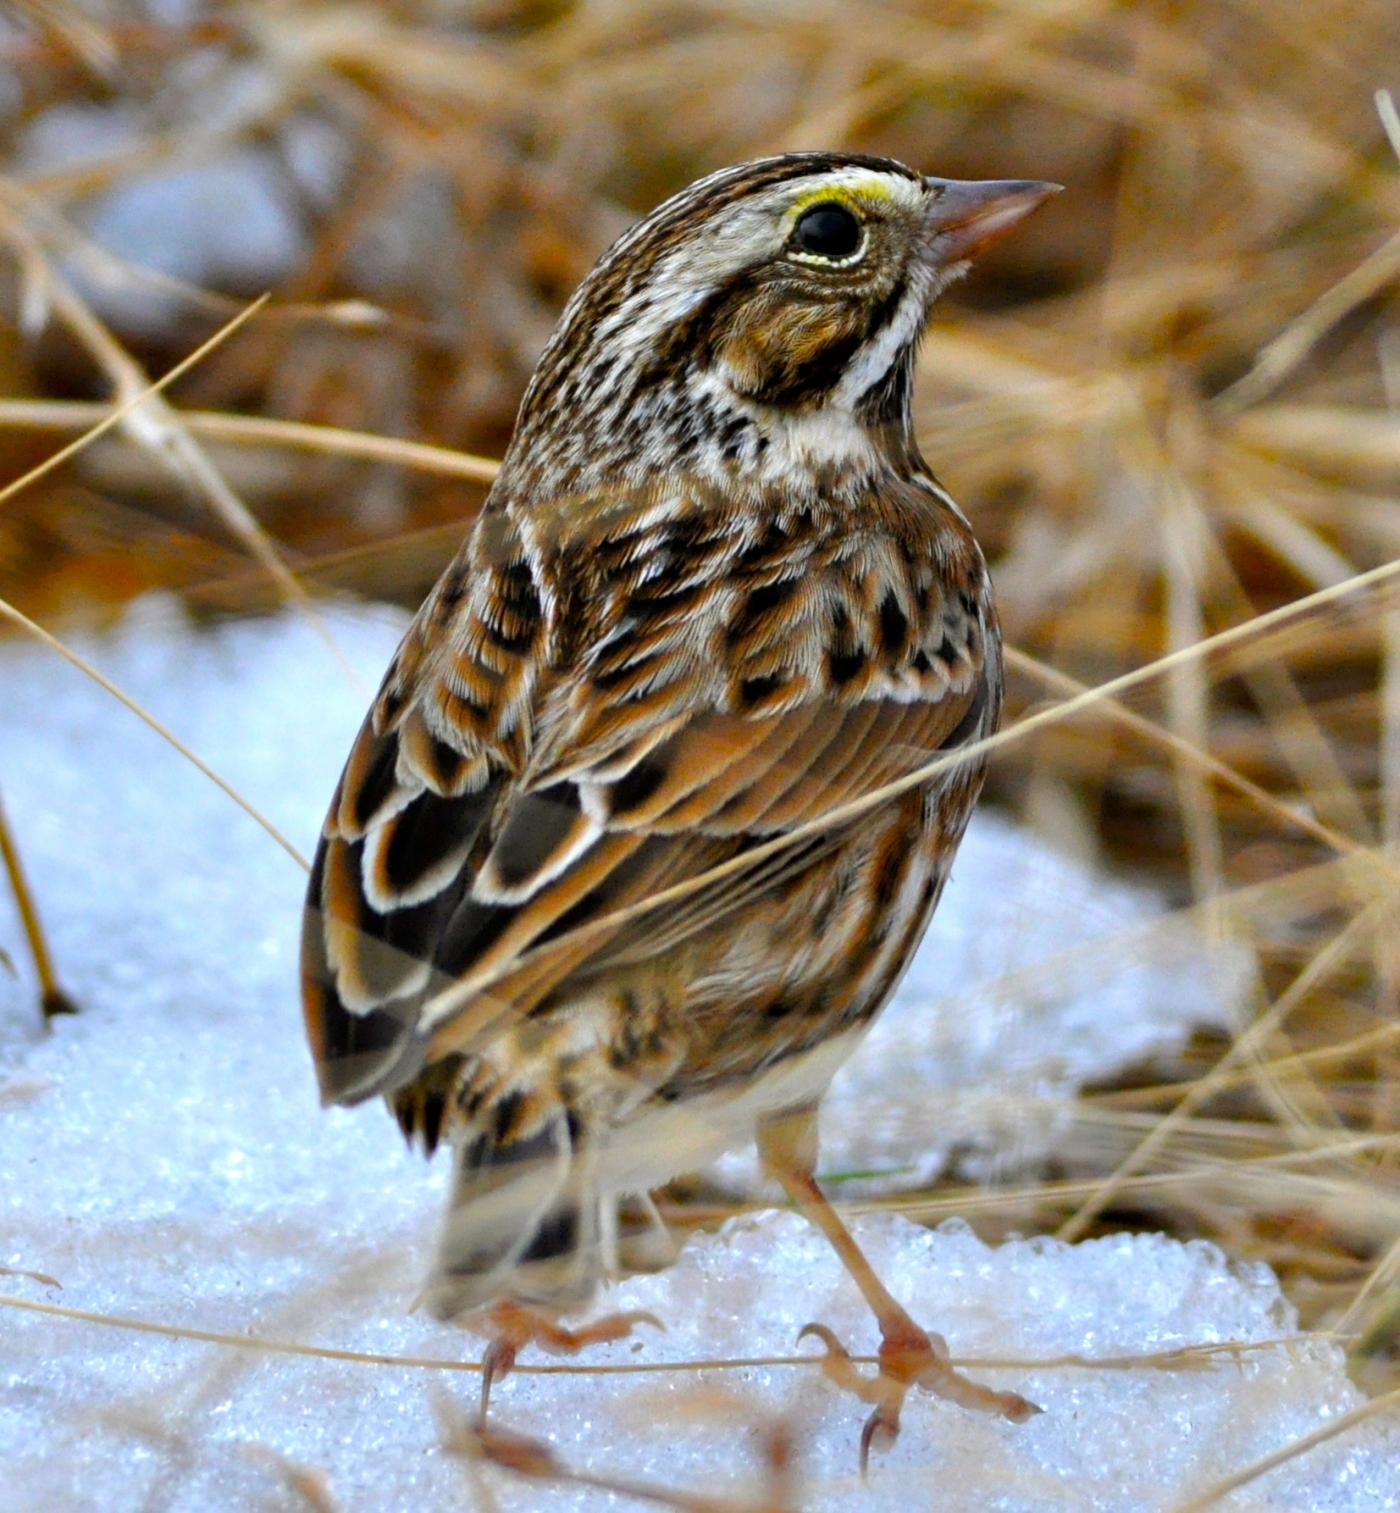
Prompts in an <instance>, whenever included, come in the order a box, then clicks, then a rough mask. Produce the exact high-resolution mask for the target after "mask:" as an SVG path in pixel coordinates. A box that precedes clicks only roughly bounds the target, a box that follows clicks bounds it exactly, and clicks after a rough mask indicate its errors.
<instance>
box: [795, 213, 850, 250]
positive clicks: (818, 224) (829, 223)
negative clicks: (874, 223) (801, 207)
mask: <svg viewBox="0 0 1400 1513" xmlns="http://www.w3.org/2000/svg"><path fill="white" fill-rule="evenodd" d="M792 239H793V241H794V242H795V243H796V245H797V246H798V248H799V249H800V250H801V251H803V252H806V253H809V254H810V255H811V256H813V257H827V258H831V259H833V260H837V259H840V258H845V257H850V256H851V255H852V254H853V253H855V252H858V251H859V250H860V222H859V221H858V220H857V219H856V218H855V216H853V215H852V214H851V212H850V211H849V210H847V209H846V207H845V206H844V205H835V204H828V205H813V206H812V208H811V209H810V210H807V211H804V212H803V214H802V215H801V216H800V217H799V218H798V222H797V225H796V226H795V227H794V228H793V233H792Z"/></svg>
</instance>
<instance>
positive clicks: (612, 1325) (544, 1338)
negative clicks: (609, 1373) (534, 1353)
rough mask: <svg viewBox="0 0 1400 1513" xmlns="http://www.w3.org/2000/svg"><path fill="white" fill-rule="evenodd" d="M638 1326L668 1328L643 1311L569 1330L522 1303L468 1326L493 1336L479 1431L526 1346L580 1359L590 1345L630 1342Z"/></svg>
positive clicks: (484, 1359)
mask: <svg viewBox="0 0 1400 1513" xmlns="http://www.w3.org/2000/svg"><path fill="white" fill-rule="evenodd" d="M638 1324H650V1325H652V1327H653V1328H656V1329H659V1330H661V1332H662V1333H663V1334H664V1333H665V1332H666V1326H665V1325H664V1324H663V1323H662V1322H661V1320H660V1319H658V1318H657V1317H656V1315H655V1314H654V1313H647V1312H645V1311H643V1310H641V1309H638V1310H636V1311H635V1312H632V1313H612V1314H608V1315H607V1316H606V1317H605V1318H601V1319H598V1320H597V1321H596V1322H594V1323H592V1324H585V1325H583V1326H582V1327H581V1328H579V1329H566V1328H564V1326H563V1325H562V1324H556V1323H555V1322H554V1321H553V1320H552V1319H549V1318H545V1317H544V1316H543V1315H542V1314H538V1313H535V1312H533V1311H532V1310H530V1309H529V1308H526V1307H524V1306H523V1305H521V1304H520V1303H514V1302H501V1303H497V1304H496V1305H495V1306H494V1307H493V1308H491V1309H490V1310H489V1311H488V1312H487V1313H486V1314H485V1315H484V1317H481V1318H479V1319H478V1320H477V1321H475V1322H469V1323H468V1328H470V1329H473V1330H475V1331H476V1332H477V1333H479V1334H486V1335H489V1336H490V1340H489V1343H488V1344H487V1346H486V1349H485V1350H484V1351H483V1352H482V1356H481V1406H480V1410H479V1414H478V1418H477V1427H478V1428H479V1429H480V1428H483V1427H484V1426H485V1424H486V1410H487V1408H488V1407H489V1406H490V1403H491V1388H492V1386H493V1385H494V1384H495V1383H496V1382H498V1381H500V1380H501V1378H502V1377H504V1376H506V1375H508V1374H509V1372H510V1371H511V1369H512V1367H513V1366H514V1365H515V1359H516V1357H517V1356H518V1355H519V1354H520V1351H521V1350H522V1348H523V1347H524V1346H526V1345H538V1346H539V1347H540V1349H541V1350H546V1351H548V1352H549V1353H550V1354H551V1355H577V1354H578V1352H579V1351H580V1350H582V1349H584V1347H585V1346H588V1345H606V1344H609V1343H611V1342H612V1341H614V1340H622V1339H626V1337H627V1336H628V1335H629V1334H631V1332H632V1330H633V1329H634V1328H635V1327H636V1326H637V1325H638Z"/></svg>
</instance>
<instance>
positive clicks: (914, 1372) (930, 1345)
mask: <svg viewBox="0 0 1400 1513" xmlns="http://www.w3.org/2000/svg"><path fill="white" fill-rule="evenodd" d="M808 1335H812V1336H814V1337H815V1338H816V1339H819V1340H820V1341H821V1342H822V1344H824V1345H825V1346H826V1355H825V1356H824V1357H823V1358H822V1363H821V1364H822V1371H823V1372H824V1373H825V1374H826V1376H827V1378H828V1379H829V1380H830V1381H832V1382H834V1383H835V1384H836V1386H838V1387H840V1388H841V1389H842V1390H843V1391H845V1392H851V1393H854V1394H855V1396H856V1397H858V1398H859V1399H860V1400H861V1402H863V1403H870V1404H871V1405H872V1406H873V1408H874V1412H872V1413H871V1415H870V1417H869V1418H868V1419H866V1421H865V1427H864V1428H863V1429H862V1430H861V1434H860V1470H861V1475H862V1476H863V1475H865V1473H866V1471H867V1469H868V1468H869V1464H870V1448H871V1446H872V1445H873V1444H874V1443H875V1441H876V1440H877V1439H878V1440H879V1441H880V1442H881V1443H882V1444H885V1445H892V1444H893V1443H894V1442H895V1440H896V1439H897V1438H898V1437H899V1412H900V1409H901V1408H902V1407H903V1406H904V1399H905V1396H906V1395H907V1394H908V1391H909V1389H910V1387H911V1386H914V1385H915V1384H917V1385H918V1386H920V1387H923V1388H924V1389H925V1390H926V1391H928V1392H932V1393H933V1394H934V1395H935V1396H937V1397H942V1398H946V1399H948V1401H949V1402H954V1403H959V1404H961V1405H962V1407H964V1408H972V1409H974V1410H975V1411H977V1412H978V1413H995V1414H999V1415H1000V1416H1001V1417H1002V1418H1007V1419H1010V1420H1011V1422H1012V1423H1013V1424H1022V1423H1024V1422H1025V1421H1026V1420H1027V1419H1028V1418H1031V1417H1033V1416H1034V1415H1035V1414H1037V1413H1039V1412H1041V1411H1042V1410H1041V1409H1039V1408H1037V1407H1036V1405H1035V1404H1034V1403H1032V1402H1029V1401H1028V1400H1027V1399H1026V1398H1023V1397H1022V1396H1021V1395H1020V1393H1019V1392H994V1391H992V1389H991V1388H990V1387H983V1386H981V1385H979V1384H978V1383H977V1382H973V1381H970V1380H969V1379H968V1378H967V1377H965V1376H963V1374H962V1373H961V1372H960V1371H956V1370H955V1369H954V1368H953V1366H952V1364H951V1363H950V1361H949V1358H948V1345H947V1342H946V1341H945V1340H944V1338H943V1336H942V1335H939V1334H929V1333H926V1332H925V1331H924V1330H922V1329H920V1328H919V1327H918V1325H917V1324H915V1323H914V1322H913V1320H912V1319H911V1320H908V1321H907V1322H905V1323H902V1324H900V1325H899V1326H898V1327H891V1328H888V1329H882V1331H881V1340H880V1358H879V1359H880V1369H879V1370H878V1371H877V1372H876V1374H875V1375H874V1376H864V1375H862V1374H861V1372H860V1371H859V1369H858V1368H857V1366H856V1364H855V1362H854V1361H853V1360H852V1359H851V1354H850V1352H849V1351H848V1350H847V1349H846V1347H845V1346H844V1345H843V1344H842V1343H841V1341H840V1340H838V1339H837V1338H836V1336H835V1335H834V1334H833V1333H832V1331H831V1330H830V1329H828V1328H827V1327H826V1325H825V1324H808V1325H807V1327H806V1328H805V1329H803V1331H802V1332H801V1334H799V1335H798V1337H797V1338H798V1340H799V1341H801V1340H803V1339H805V1338H806V1337H807V1336H808Z"/></svg>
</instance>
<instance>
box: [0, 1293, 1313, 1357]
mask: <svg viewBox="0 0 1400 1513" xmlns="http://www.w3.org/2000/svg"><path fill="white" fill-rule="evenodd" d="M25 1275H31V1274H30V1273H25ZM43 1280H44V1281H46V1282H49V1281H50V1280H51V1279H49V1278H44V1279H43ZM0 1308H14V1309H18V1310H19V1311H20V1312H22V1313H38V1314H44V1315H46V1316H47V1317H49V1318H57V1319H67V1320H69V1321H71V1322H74V1323H79V1324H97V1325H101V1326H102V1327H103V1328H107V1329H126V1330H131V1331H133V1332H135V1333H137V1334H154V1335H160V1336H162V1337H164V1338H165V1339H172V1340H189V1341H191V1342H192V1343H194V1344H200V1345H224V1346H227V1347H229V1348H230V1349H233V1350H253V1351H258V1352H260V1353H262V1354H265V1355H299V1356H307V1357H310V1358H311V1359H314V1360H324V1361H346V1362H349V1363H352V1364H355V1365H361V1366H391V1367H398V1368H400V1369H402V1370H408V1371H480V1370H481V1362H480V1361H463V1360H458V1359H455V1358H453V1357H451V1356H415V1355H388V1354H381V1353H378V1352H374V1351H365V1350H337V1349H335V1348H334V1347H333V1346H329V1345H307V1344H304V1343H302V1342H301V1341H299V1340H278V1339H267V1338H262V1337H260V1336H258V1335H250V1334H223V1333H220V1332H219V1331H218V1330H213V1329H193V1328H190V1327H189V1326H188V1325H183V1324H161V1323H158V1322H156V1321H154V1320H152V1319H135V1318H129V1317H126V1316H124V1315H121V1314H113V1313H100V1312H97V1311H95V1310H93V1309H89V1308H70V1307H67V1306H66V1305H64V1304H60V1303H41V1302H37V1301H35V1300H34V1299H32V1298H21V1297H15V1296H13V1295H9V1294H3V1293H0ZM1299 1338H1301V1337H1300V1336H1292V1335H1284V1336H1280V1337H1279V1338H1277V1339H1269V1340H1251V1341H1247V1342H1242V1343H1232V1342H1229V1341H1226V1342H1223V1343H1217V1344H1210V1345H1191V1346H1185V1347H1179V1348H1176V1349H1172V1350H1163V1351H1157V1352H1150V1353H1147V1354H1142V1355H1121V1356H1104V1357H1102V1358H1097V1359H1096V1358H1095V1357H1093V1356H1083V1355H1057V1356H1046V1357H1023V1356H952V1357H950V1361H951V1364H952V1365H954V1366H960V1367H962V1366H967V1367H975V1368H977V1369H979V1370H985V1371H1058V1370H1073V1371H1140V1370H1143V1369H1151V1370H1173V1369H1176V1368H1185V1369H1192V1368H1194V1367H1196V1366H1199V1365H1200V1364H1201V1363H1202V1362H1204V1361H1209V1360H1214V1359H1217V1358H1220V1357H1223V1358H1226V1359H1233V1358H1234V1357H1236V1356H1238V1355H1240V1354H1260V1353H1262V1352H1264V1351H1266V1350H1277V1349H1287V1348H1288V1347H1289V1346H1290V1345H1293V1344H1295V1343H1296V1342H1297V1340H1298V1339H1299ZM851 1359H852V1360H853V1361H855V1362H856V1364H857V1365H862V1366H868V1365H874V1364H875V1363H876V1362H877V1361H878V1359H879V1358H878V1357H877V1356H873V1355H853V1356H852V1357H851ZM821 1363H822V1357H821V1356H820V1355H816V1354H806V1355H760V1356H732V1357H731V1356H716V1357H707V1358H703V1359H699V1360H691V1361H626V1362H616V1363H597V1362H595V1363H592V1364H589V1363H588V1362H585V1361H571V1362H567V1363H561V1364H555V1365H528V1364H517V1365H515V1366H512V1367H511V1370H512V1371H516V1372H519V1373H520V1374H521V1375H522V1376H662V1375H668V1374H671V1373H674V1372H680V1371H750V1370H754V1369H757V1368H764V1369H768V1368H787V1367H808V1366H820V1365H821Z"/></svg>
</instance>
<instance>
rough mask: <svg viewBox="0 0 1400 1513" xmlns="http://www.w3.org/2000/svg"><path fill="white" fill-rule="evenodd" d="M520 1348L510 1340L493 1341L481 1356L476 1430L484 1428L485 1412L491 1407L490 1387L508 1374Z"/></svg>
mask: <svg viewBox="0 0 1400 1513" xmlns="http://www.w3.org/2000/svg"><path fill="white" fill-rule="evenodd" d="M519 1351H520V1347H519V1346H518V1345H516V1344H514V1343H512V1342H511V1341H510V1340H505V1339H495V1340H492V1341H491V1343H490V1344H489V1345H488V1346H487V1347H486V1349H485V1350H484V1351H483V1352H482V1356H481V1404H480V1407H479V1408H478V1409H477V1415H476V1421H477V1426H478V1428H483V1429H484V1428H485V1427H486V1410H487V1409H488V1408H489V1407H490V1406H491V1386H492V1384H493V1383H494V1382H497V1381H499V1380H500V1379H501V1378H502V1377H504V1376H506V1375H508V1374H509V1372H510V1368H511V1367H512V1366H514V1365H515V1357H516V1356H517V1355H518V1354H519Z"/></svg>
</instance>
